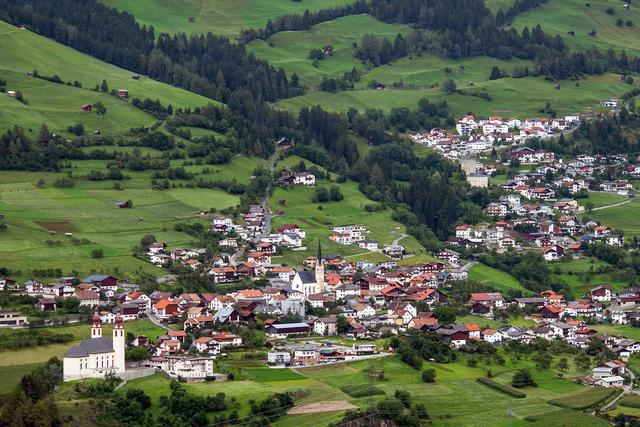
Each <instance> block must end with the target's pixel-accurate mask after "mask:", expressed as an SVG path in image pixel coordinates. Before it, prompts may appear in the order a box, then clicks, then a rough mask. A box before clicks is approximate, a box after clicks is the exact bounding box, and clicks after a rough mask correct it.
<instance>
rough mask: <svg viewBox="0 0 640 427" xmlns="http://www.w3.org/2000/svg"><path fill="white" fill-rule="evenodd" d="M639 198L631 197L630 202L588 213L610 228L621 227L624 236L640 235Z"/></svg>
mask: <svg viewBox="0 0 640 427" xmlns="http://www.w3.org/2000/svg"><path fill="white" fill-rule="evenodd" d="M639 215H640V200H637V199H633V200H632V201H631V203H627V204H625V205H622V206H616V207H613V208H608V209H602V210H600V211H595V212H592V213H590V214H589V216H590V217H592V218H593V219H595V220H597V221H601V222H602V223H604V224H606V225H607V226H609V227H611V228H612V229H621V230H623V231H624V235H625V237H626V238H628V239H630V238H632V237H634V236H640V222H638V220H637V219H638V216H639Z"/></svg>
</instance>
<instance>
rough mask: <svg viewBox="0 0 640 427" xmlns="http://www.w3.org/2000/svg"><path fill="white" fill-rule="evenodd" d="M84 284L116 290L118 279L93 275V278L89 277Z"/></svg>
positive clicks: (83, 280)
mask: <svg viewBox="0 0 640 427" xmlns="http://www.w3.org/2000/svg"><path fill="white" fill-rule="evenodd" d="M82 283H92V284H94V285H97V286H99V287H100V288H105V287H107V288H114V290H116V289H117V287H118V279H116V278H115V277H113V276H105V275H101V274H92V275H91V276H87V277H85V278H84V279H82Z"/></svg>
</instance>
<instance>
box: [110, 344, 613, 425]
mask: <svg viewBox="0 0 640 427" xmlns="http://www.w3.org/2000/svg"><path fill="white" fill-rule="evenodd" d="M506 359H507V360H506V364H505V365H504V366H498V365H496V364H495V363H491V364H489V363H487V362H483V361H481V362H480V363H479V364H478V366H476V367H469V366H467V363H466V357H462V358H461V360H458V361H457V362H456V363H453V364H443V365H440V364H429V363H426V364H425V366H424V367H423V369H430V368H432V369H435V370H436V373H437V377H436V383H434V384H426V383H424V382H422V380H421V377H420V371H417V370H414V369H413V368H410V367H408V366H407V365H405V364H404V363H402V362H400V361H399V360H398V359H397V358H396V357H393V356H392V357H385V358H381V359H374V360H368V361H360V362H354V363H348V364H340V365H333V366H322V367H315V368H307V369H298V370H297V373H298V374H299V375H294V376H292V375H290V374H289V372H290V371H282V370H278V371H276V372H279V375H278V376H275V375H273V376H272V375H266V373H265V375H264V376H260V375H258V376H255V372H257V371H260V372H261V371H263V370H262V369H255V368H245V369H244V370H245V371H246V372H247V374H248V375H254V377H253V379H243V380H240V381H233V382H226V383H199V384H185V387H186V388H187V390H188V391H189V392H192V393H198V394H201V395H212V394H216V393H218V392H224V393H225V394H226V395H227V396H228V397H229V398H231V397H234V398H235V399H236V401H237V403H238V406H236V409H237V410H238V414H239V417H243V416H246V414H247V413H248V405H247V403H248V401H249V399H255V400H260V399H261V398H264V397H266V396H268V395H269V394H271V393H275V392H282V391H292V392H295V393H296V395H298V396H302V397H300V398H298V399H297V400H296V404H298V405H302V404H306V403H312V402H320V401H328V400H346V401H348V402H350V403H352V404H354V405H356V406H359V407H363V408H364V407H366V406H367V405H368V404H369V402H371V401H372V400H373V401H375V400H379V399H381V398H384V397H385V396H393V393H394V392H395V390H396V389H402V390H406V391H409V392H410V393H411V394H412V396H413V400H414V401H415V402H423V403H425V404H426V406H427V409H428V411H429V413H430V415H431V418H432V422H433V424H434V425H436V426H461V425H464V426H486V425H492V426H507V425H509V417H508V412H509V406H511V407H512V412H513V418H514V420H515V421H516V423H518V424H517V425H529V423H528V422H527V423H525V422H524V421H523V419H524V418H525V417H530V416H535V417H541V418H543V419H544V418H546V417H548V415H547V414H549V413H555V412H558V407H557V406H554V405H551V404H550V403H549V401H550V400H554V399H565V400H567V399H569V400H570V399H572V398H573V397H574V396H576V395H580V393H582V392H583V391H585V390H587V389H586V388H585V387H582V386H579V385H576V384H574V383H573V382H571V381H570V380H568V379H561V378H559V377H558V376H557V375H556V372H555V369H553V368H552V369H550V370H548V371H543V370H537V369H535V368H533V362H531V361H529V360H527V359H523V360H521V361H520V362H517V365H514V362H515V361H514V360H510V359H509V357H506ZM519 367H530V368H532V372H533V377H534V380H535V381H536V382H537V383H538V387H527V388H525V389H522V391H524V392H525V393H526V397H525V398H523V399H512V398H509V397H508V396H506V395H504V394H503V393H501V392H498V391H496V390H494V389H491V388H488V387H486V386H484V385H481V384H479V383H478V382H477V381H476V379H477V378H480V377H483V376H485V375H486V374H485V372H486V370H487V369H491V370H492V371H493V372H494V373H495V374H496V375H495V376H494V380H495V381H497V382H499V383H503V384H507V383H509V381H510V379H511V376H512V374H513V372H514V370H516V369H517V368H519ZM372 369H373V370H375V371H380V370H381V371H383V372H384V379H382V380H381V379H378V378H376V377H373V376H371V375H370V374H369V372H370V370H372ZM252 372H254V373H253V374H252ZM579 374H580V372H578V371H576V370H575V367H574V366H573V363H572V361H571V360H570V368H569V370H568V371H566V372H565V376H566V378H570V377H572V376H575V375H579ZM300 376H301V377H300ZM368 385H373V386H375V387H376V388H378V389H380V390H382V391H383V392H384V395H377V396H374V397H368V396H365V397H359V398H354V397H351V396H350V395H348V394H346V393H345V392H344V391H343V390H342V389H343V388H344V387H350V388H354V387H356V388H357V387H358V386H368ZM130 388H142V389H143V390H145V391H146V392H147V393H148V394H149V395H150V396H151V397H152V401H153V406H152V409H151V410H152V411H153V412H155V413H158V412H159V411H161V410H162V408H160V406H159V404H158V402H159V397H160V396H161V395H167V394H168V393H169V382H168V380H167V379H166V378H165V377H163V376H160V375H156V376H153V377H148V378H144V379H140V380H134V381H130V382H129V383H127V385H126V386H125V387H124V388H123V391H126V390H128V389H130ZM563 411H565V412H566V411H570V412H569V413H570V414H572V415H573V417H574V418H573V419H574V420H576V419H578V420H581V421H582V422H584V423H585V424H582V423H581V424H580V425H602V424H600V423H599V420H598V419H596V418H593V417H590V416H588V415H584V414H582V413H580V412H577V411H574V410H570V409H564V410H563ZM341 414H342V411H338V412H329V413H318V414H305V415H287V416H284V417H282V418H280V419H279V420H278V421H277V422H276V423H275V425H286V426H288V425H292V426H293V425H296V426H307V425H308V426H311V425H317V426H325V425H328V424H329V423H330V422H334V421H336V420H337V419H339V418H340V416H341ZM558 425H567V424H563V423H560V424H558Z"/></svg>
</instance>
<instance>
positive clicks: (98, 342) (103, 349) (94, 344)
mask: <svg viewBox="0 0 640 427" xmlns="http://www.w3.org/2000/svg"><path fill="white" fill-rule="evenodd" d="M112 351H113V339H111V338H105V337H101V338H88V339H86V340H82V341H80V344H78V345H76V346H74V347H71V348H70V349H69V350H67V352H66V353H65V354H64V357H87V356H89V355H90V354H96V353H110V352H112Z"/></svg>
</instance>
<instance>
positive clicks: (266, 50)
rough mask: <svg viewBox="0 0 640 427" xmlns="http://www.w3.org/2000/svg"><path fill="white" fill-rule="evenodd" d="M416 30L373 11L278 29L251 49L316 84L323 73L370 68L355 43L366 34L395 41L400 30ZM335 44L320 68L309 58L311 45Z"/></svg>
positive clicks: (257, 54)
mask: <svg viewBox="0 0 640 427" xmlns="http://www.w3.org/2000/svg"><path fill="white" fill-rule="evenodd" d="M412 31H413V30H412V29H411V28H409V27H408V26H406V25H398V24H387V23H384V22H381V21H378V20H377V19H375V18H373V17H371V16H369V15H352V16H345V17H343V18H337V19H334V20H332V21H328V22H323V23H321V24H318V25H315V26H313V27H312V28H311V30H308V31H285V32H281V33H276V34H274V35H273V36H271V37H270V38H269V39H267V40H255V41H253V42H251V43H249V44H248V45H247V50H248V51H249V52H251V53H253V54H255V55H256V56H258V57H261V58H265V59H267V60H268V61H269V62H270V63H271V64H273V65H276V66H281V67H283V68H284V69H285V70H286V71H287V72H288V73H297V74H298V75H299V76H300V80H301V81H302V82H303V83H306V84H310V85H316V84H318V83H319V82H320V80H321V79H322V77H323V76H327V77H334V78H338V77H342V74H343V73H344V72H345V71H351V69H352V68H354V67H355V68H357V69H360V70H361V71H362V72H363V73H366V72H367V69H366V67H365V66H364V65H363V64H362V63H361V61H360V60H359V59H358V58H356V57H355V53H356V51H357V49H356V48H353V47H352V44H353V43H356V44H358V45H359V44H360V40H361V39H362V36H363V35H365V34H371V35H373V36H376V37H378V38H379V39H383V38H387V39H389V40H390V41H391V42H393V40H394V39H395V37H396V35H397V34H398V33H401V34H403V36H405V37H406V36H407V35H408V34H410V33H411V32H412ZM327 45H331V46H333V56H325V58H324V59H322V60H320V61H318V66H317V68H316V67H315V66H314V65H313V60H312V59H309V51H310V50H311V49H322V47H324V46H327Z"/></svg>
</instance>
